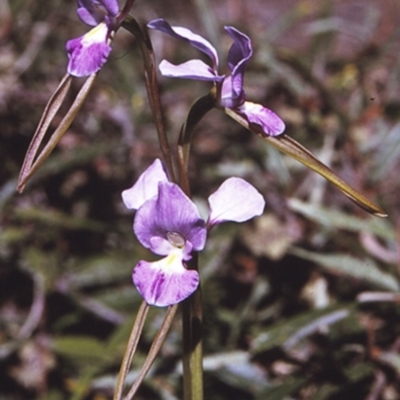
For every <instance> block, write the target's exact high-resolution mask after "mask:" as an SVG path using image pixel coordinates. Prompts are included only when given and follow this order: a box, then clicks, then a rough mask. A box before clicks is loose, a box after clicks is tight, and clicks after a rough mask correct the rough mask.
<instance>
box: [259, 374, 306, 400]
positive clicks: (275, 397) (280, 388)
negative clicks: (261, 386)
mask: <svg viewBox="0 0 400 400" xmlns="http://www.w3.org/2000/svg"><path fill="white" fill-rule="evenodd" d="M306 382H307V379H306V378H303V377H296V378H290V379H286V380H285V382H283V383H280V384H277V385H273V386H271V387H269V388H268V389H265V390H263V391H262V392H260V393H259V394H258V396H257V397H256V400H266V399H268V400H283V399H286V398H288V396H291V395H293V394H294V393H295V392H297V391H298V390H299V389H300V388H301V387H302V386H303V385H304V384H305V383H306Z"/></svg>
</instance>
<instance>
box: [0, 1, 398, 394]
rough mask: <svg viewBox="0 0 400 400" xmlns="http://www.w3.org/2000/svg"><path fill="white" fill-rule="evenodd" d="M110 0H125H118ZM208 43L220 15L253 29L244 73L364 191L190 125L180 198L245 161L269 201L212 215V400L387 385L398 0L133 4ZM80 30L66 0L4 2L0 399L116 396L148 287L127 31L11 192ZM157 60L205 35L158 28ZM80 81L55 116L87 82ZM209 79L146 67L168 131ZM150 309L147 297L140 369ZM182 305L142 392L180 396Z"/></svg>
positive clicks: (392, 310)
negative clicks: (22, 183)
mask: <svg viewBox="0 0 400 400" xmlns="http://www.w3.org/2000/svg"><path fill="white" fill-rule="evenodd" d="M120 5H121V6H122V5H123V4H122V3H121V1H120ZM132 14H134V15H135V17H136V18H137V19H139V20H141V21H144V22H147V21H149V20H151V19H153V18H158V17H164V18H166V19H167V20H168V21H169V22H170V23H171V24H174V25H181V26H185V27H188V28H190V29H192V30H193V31H195V32H196V33H199V34H202V35H204V36H205V37H207V38H209V40H210V41H211V42H212V43H213V44H214V45H215V46H216V47H217V48H218V50H219V52H220V56H221V59H222V61H221V72H224V70H223V69H224V68H225V59H226V54H227V51H228V49H229V46H230V44H231V42H230V39H229V36H228V35H227V34H225V33H224V31H223V26H224V25H233V26H235V27H236V28H238V29H240V30H242V31H244V32H245V33H246V34H248V35H249V36H250V37H251V38H252V41H253V47H254V56H253V58H252V60H251V62H250V64H249V67H248V71H247V74H246V80H245V89H246V92H247V96H248V98H249V99H251V100H252V101H255V102H261V103H263V104H264V105H265V106H267V107H269V108H271V109H272V110H274V111H275V112H277V113H278V114H279V115H280V116H281V117H282V118H283V119H284V121H285V122H286V124H287V131H286V133H287V134H288V135H290V136H292V137H293V138H295V139H296V140H297V141H299V142H300V143H302V144H303V145H305V146H306V147H307V148H309V149H310V150H311V151H312V152H313V153H314V154H315V155H317V156H318V157H319V158H320V159H321V160H323V161H324V162H325V163H326V164H328V165H330V166H331V167H332V168H333V169H334V170H335V171H336V172H337V173H338V174H339V175H340V176H341V177H342V178H344V179H345V180H346V181H347V182H349V183H350V184H352V185H353V186H354V187H356V188H357V189H359V190H361V191H362V192H363V193H365V194H366V195H367V196H369V197H370V198H371V199H373V200H375V201H377V202H378V203H379V204H380V205H381V206H382V207H383V208H384V209H385V211H386V212H388V214H389V218H388V219H386V220H379V219H377V218H373V217H370V216H369V215H367V214H366V213H365V212H363V211H362V210H359V209H357V207H356V206H354V205H353V204H352V203H351V202H350V201H349V200H348V199H347V198H345V197H344V196H343V195H342V194H341V193H340V192H338V191H337V190H336V189H335V188H333V187H332V186H330V185H329V184H327V183H326V182H325V181H324V180H323V179H320V178H319V177H318V176H316V174H314V173H312V172H310V171H308V170H307V169H305V168H304V167H302V166H301V165H300V164H298V163H297V162H295V161H293V160H291V159H289V158H287V157H286V156H283V155H281V154H280V153H278V152H277V151H276V150H275V149H273V148H271V147H269V146H268V144H266V143H264V142H262V141H261V140H260V139H259V138H258V137H256V136H255V135H252V134H250V133H249V132H247V131H246V130H244V129H242V128H241V127H240V126H239V125H237V124H235V123H234V122H233V121H231V120H230V119H229V118H228V117H226V116H225V115H224V114H222V113H221V112H219V111H212V112H211V113H209V114H208V115H207V116H206V118H205V119H204V120H203V121H202V122H201V123H200V124H199V126H198V128H197V130H196V133H195V141H194V145H193V155H192V158H191V165H190V174H191V177H192V178H193V179H192V190H193V193H194V196H195V200H196V201H198V202H199V204H200V205H202V204H205V203H204V202H205V200H206V199H207V196H208V195H209V194H210V193H212V192H213V190H215V188H216V187H217V186H218V185H219V184H220V183H221V182H222V181H223V180H224V179H225V178H227V177H229V176H233V175H235V176H240V177H243V178H245V179H247V180H248V181H250V182H251V183H252V184H253V185H255V186H256V187H257V188H258V190H260V191H261V192H262V193H263V195H264V197H265V199H266V202H267V205H266V209H265V213H264V215H263V216H262V217H260V218H258V219H256V220H254V221H252V222H250V223H247V224H243V225H240V226H239V225H236V224H226V225H224V226H221V227H218V228H217V229H216V230H215V231H214V232H212V234H211V235H210V238H209V241H208V244H207V247H206V249H205V251H204V252H203V253H202V254H201V257H200V268H201V275H202V287H203V294H204V309H205V311H204V314H205V344H204V347H205V362H204V366H205V391H206V397H205V398H206V399H207V400H225V399H237V400H264V399H268V400H284V399H299V400H303V399H304V400H305V399H312V400H323V399H338V400H339V399H340V400H343V399H346V398H353V399H355V400H356V399H367V400H378V399H381V400H396V399H399V398H400V385H399V375H400V356H399V351H400V322H399V321H400V318H399V317H400V309H399V301H400V293H399V280H398V273H399V252H398V231H399V205H400V199H399V194H400V177H399V172H400V169H399V168H400V51H399V50H400V25H399V24H398V21H399V18H400V4H399V3H398V2H397V1H395V0H384V1H376V0H375V1H374V0H369V1H362V2H360V1H356V0H350V1H349V0H346V1H345V0H336V1H323V0H322V1H321V0H320V1H317V0H309V1H296V0H285V1H281V0H279V1H278V0H271V1H266V0H264V1H261V0H250V1H240V0H219V1H214V2H213V1H208V2H207V1H203V0H193V1H184V0H179V1H173V0H163V1H161V0H149V1H143V0H137V2H136V4H135V5H134V7H133V9H132ZM87 30H88V28H87V27H86V26H85V25H84V24H82V23H81V22H80V20H79V19H78V17H77V15H76V4H75V2H74V1H66V0H54V1H51V2H39V1H33V0H0V160H1V163H0V382H1V383H0V399H2V400H3V399H4V400H8V399H10V400H11V399H13V400H14V399H16V400H17V399H18V400H19V399H22V400H26V399H40V400H59V399H60V400H61V399H74V400H78V399H83V400H89V399H90V400H103V399H110V398H111V397H112V391H113V385H114V379H115V376H116V374H117V371H118V369H119V364H120V362H121V359H122V356H123V352H124V348H125V344H126V340H127V338H128V335H129V331H130V328H131V325H132V321H133V319H134V317H135V313H136V311H137V309H138V306H139V304H140V302H141V299H140V297H139V295H138V293H137V292H136V289H135V288H134V287H133V285H132V283H131V272H132V268H133V266H134V265H135V264H136V262H137V261H138V260H140V259H151V257H154V256H152V255H151V254H150V253H148V252H147V251H145V250H144V249H143V248H142V247H141V246H139V245H138V243H137V241H136V239H135V237H134V235H133V233H132V218H133V215H132V213H130V212H127V210H125V208H124V206H123V204H122V201H121V197H120V193H121V191H122V190H124V189H126V188H128V187H130V186H131V185H132V184H133V182H134V181H135V179H136V178H137V176H138V175H139V174H140V173H141V172H142V171H143V170H144V169H145V168H146V167H147V166H148V165H149V164H150V163H151V162H152V161H153V160H154V158H155V157H159V156H160V152H159V148H158V144H157V139H156V133H155V127H154V123H153V121H152V115H151V113H150V109H149V105H148V101H147V98H146V90H145V87H144V83H143V70H142V63H141V59H140V53H139V51H138V49H137V47H136V45H135V42H134V40H133V38H132V37H131V36H130V35H129V34H128V33H127V32H126V31H124V30H123V29H121V30H120V31H119V32H118V33H117V35H116V38H115V40H114V42H113V52H112V53H111V57H110V59H109V61H108V62H107V64H106V65H105V66H104V68H103V69H102V71H101V72H100V74H99V76H98V78H97V80H96V83H95V86H94V88H93V90H92V92H91V94H90V95H89V98H88V100H87V101H86V103H85V105H84V106H83V108H82V110H81V112H80V113H79V114H78V116H77V118H76V120H75V121H74V123H73V124H72V126H71V128H70V129H69V130H68V132H67V133H66V134H65V136H64V137H63V139H62V140H61V142H60V144H59V145H58V146H57V148H56V150H55V151H54V152H53V154H52V155H51V157H50V158H49V159H48V160H47V161H46V162H45V164H44V165H43V167H42V168H41V169H40V170H39V172H38V173H37V174H36V175H35V176H34V178H33V179H32V180H31V181H30V183H29V184H28V185H27V187H26V189H25V191H24V192H23V193H22V194H18V193H17V192H16V190H15V187H16V179H17V176H18V173H19V168H20V167H21V164H22V161H23V157H24V154H25V152H26V149H27V147H28V145H29V142H30V140H31V138H32V135H33V133H34V131H35V128H36V126H37V124H38V122H39V119H40V116H41V113H42V112H43V109H44V107H45V105H46V103H47V101H48V99H49V97H50V96H51V94H52V93H53V91H54V90H55V88H56V87H57V85H58V83H59V81H60V80H61V78H62V77H63V75H64V74H65V71H66V64H67V56H66V53H65V43H66V41H67V40H68V39H70V38H72V37H77V36H79V35H82V34H83V33H84V32H86V31H87ZM151 37H152V39H153V45H154V49H155V52H156V56H157V58H158V61H161V59H162V58H167V59H168V60H170V61H171V62H175V63H178V62H183V61H185V60H188V59H189V58H192V57H193V56H196V57H201V55H199V53H198V52H197V51H195V50H193V49H191V48H190V46H188V45H185V44H183V43H182V42H179V41H177V40H174V39H171V38H169V37H167V36H165V35H162V34H160V33H156V32H151ZM82 82H83V81H82V80H81V79H75V80H74V82H73V87H72V90H71V93H70V95H69V96H68V98H67V104H66V105H65V106H63V107H62V109H61V112H60V113H59V115H58V116H57V117H56V118H55V120H54V122H53V125H52V127H51V128H52V129H54V128H55V127H56V126H57V124H58V123H59V122H60V120H61V116H62V113H63V112H65V111H66V110H67V105H68V104H70V103H71V101H72V99H73V98H74V95H76V93H77V92H78V90H79V88H80V87H81V85H82ZM208 90H209V85H208V84H207V83H205V82H192V81H183V80H173V79H165V78H161V77H160V91H161V95H162V101H163V105H164V110H165V117H166V121H167V125H168V131H169V136H170V138H171V141H172V142H173V143H174V142H175V141H176V138H177V135H178V133H179V129H180V126H181V124H182V123H183V122H184V120H185V117H186V114H187V112H188V110H189V107H190V105H191V104H192V103H193V102H194V101H195V100H196V99H197V98H198V97H200V96H202V95H204V94H205V93H207V91H208ZM164 315H165V310H163V309H156V308H154V309H152V310H151V312H150V315H149V319H148V321H147V323H146V327H145V332H144V335H143V339H142V341H141V343H140V346H139V350H138V354H137V356H136V357H135V359H134V364H133V369H132V372H131V373H130V375H129V381H130V382H133V380H134V379H135V376H136V374H137V372H138V370H139V369H140V367H141V365H142V363H143V360H144V357H145V355H146V351H147V350H148V349H149V346H150V344H151V342H152V339H153V337H154V334H155V333H156V332H157V330H158V328H159V327H160V324H161V322H162V319H163V316H164ZM181 349H182V343H181V326H180V321H179V318H177V319H176V322H175V325H174V326H173V329H172V331H171V333H170V335H169V337H168V339H167V342H166V343H165V345H164V347H163V350H162V353H161V354H160V357H159V358H158V360H157V362H156V364H155V366H154V368H153V369H152V370H151V373H150V374H149V377H148V378H147V380H146V381H145V384H144V385H143V387H142V388H141V390H140V393H139V395H138V396H137V398H138V399H146V400H153V399H154V400H159V399H162V400H173V399H179V398H181V394H182V386H181V367H180V356H181Z"/></svg>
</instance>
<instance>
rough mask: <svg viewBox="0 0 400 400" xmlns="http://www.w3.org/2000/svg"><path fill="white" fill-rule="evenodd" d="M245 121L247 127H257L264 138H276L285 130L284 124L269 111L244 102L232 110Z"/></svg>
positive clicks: (259, 105) (258, 105)
mask: <svg viewBox="0 0 400 400" xmlns="http://www.w3.org/2000/svg"><path fill="white" fill-rule="evenodd" d="M234 111H236V112H238V113H239V114H241V115H242V116H243V117H245V118H246V119H247V121H248V122H249V125H258V126H259V127H261V129H262V133H263V134H264V135H266V136H278V135H280V134H281V133H283V131H284V130H285V123H284V122H283V121H282V120H281V119H280V118H279V117H278V116H277V115H276V114H275V113H274V112H273V111H271V110H269V109H268V108H265V107H263V106H262V105H261V104H256V103H251V102H250V101H245V102H244V104H243V105H242V106H241V107H239V108H237V109H236V110H234Z"/></svg>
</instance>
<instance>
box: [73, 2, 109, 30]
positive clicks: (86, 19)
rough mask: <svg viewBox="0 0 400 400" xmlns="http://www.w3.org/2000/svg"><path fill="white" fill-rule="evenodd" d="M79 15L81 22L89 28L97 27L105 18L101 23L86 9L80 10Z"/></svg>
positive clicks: (81, 8)
mask: <svg viewBox="0 0 400 400" xmlns="http://www.w3.org/2000/svg"><path fill="white" fill-rule="evenodd" d="M77 13H78V16H79V18H80V19H81V21H82V22H83V23H84V24H86V25H89V26H96V25H98V24H99V23H100V22H103V21H102V20H104V17H102V18H101V20H100V21H99V20H98V18H94V17H93V15H92V13H91V12H89V11H88V9H87V8H84V7H80V8H78V10H77Z"/></svg>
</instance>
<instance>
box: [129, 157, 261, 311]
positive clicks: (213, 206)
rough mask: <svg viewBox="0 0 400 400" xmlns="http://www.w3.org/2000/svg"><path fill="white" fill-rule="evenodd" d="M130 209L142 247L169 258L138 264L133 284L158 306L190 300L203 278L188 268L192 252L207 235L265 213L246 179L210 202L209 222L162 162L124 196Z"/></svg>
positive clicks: (227, 186) (232, 182)
mask: <svg viewBox="0 0 400 400" xmlns="http://www.w3.org/2000/svg"><path fill="white" fill-rule="evenodd" d="M122 199H123V202H124V204H125V206H126V207H127V208H128V209H137V212H136V216H135V220H134V223H133V231H134V233H135V235H136V237H137V239H138V240H139V242H140V243H141V244H142V245H143V246H144V247H146V248H148V249H150V250H151V251H152V252H153V253H155V254H158V255H160V256H164V258H162V259H161V260H158V261H155V262H148V261H144V260H142V261H139V262H138V263H137V265H136V266H135V268H134V269H133V282H134V284H135V286H136V288H137V289H138V291H139V293H140V294H141V296H142V297H143V298H144V300H145V301H146V302H147V303H148V304H150V305H155V306H158V307H165V306H170V305H172V304H176V303H179V302H180V301H182V300H184V299H186V298H187V297H189V296H190V295H191V294H192V293H193V292H194V291H195V290H196V288H197V286H198V284H199V274H198V272H197V271H195V270H190V269H187V267H186V262H187V261H189V260H190V259H191V258H192V255H191V254H192V252H194V251H195V252H198V251H201V250H203V248H204V246H205V243H206V239H207V233H208V231H209V230H210V229H211V228H212V227H213V226H215V225H218V224H220V223H222V222H226V221H234V222H243V221H247V220H249V219H251V218H253V217H255V216H257V215H260V214H261V213H262V212H263V210H264V205H265V201H264V199H263V197H262V196H261V194H260V193H259V192H258V191H257V190H256V189H255V188H254V187H253V186H252V185H250V184H249V183H247V182H246V181H244V180H243V179H241V178H229V179H227V180H226V181H225V182H223V183H222V185H221V186H220V187H219V188H218V189H217V191H216V192H214V193H213V194H212V195H211V196H210V197H209V205H210V215H209V218H208V221H207V222H206V221H204V220H203V219H202V218H201V217H200V214H199V211H198V209H197V207H196V205H195V204H194V203H193V202H192V200H190V198H189V197H187V196H186V195H185V193H183V191H182V189H181V188H180V187H179V186H178V185H177V184H175V183H172V182H169V181H168V178H167V175H166V173H165V171H164V169H163V166H162V163H161V161H160V160H158V159H157V160H155V161H154V163H153V164H152V165H151V166H150V167H149V168H147V170H146V171H145V172H144V173H143V174H142V175H141V176H140V177H139V179H138V180H137V182H136V183H135V184H134V185H133V186H132V187H131V188H130V189H127V190H125V191H123V192H122Z"/></svg>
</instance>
